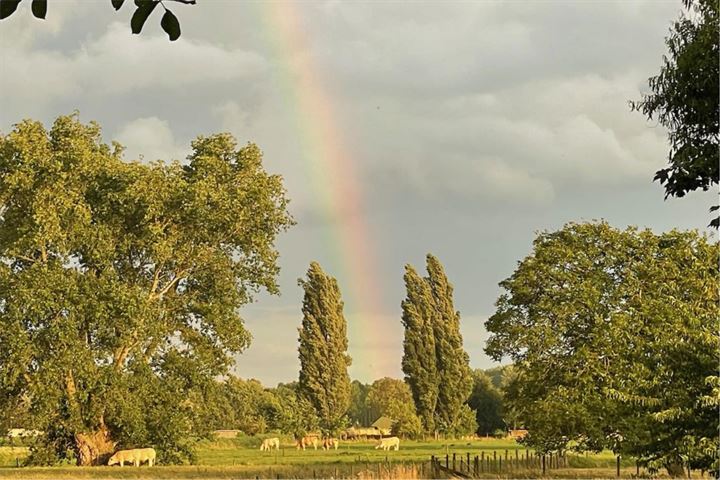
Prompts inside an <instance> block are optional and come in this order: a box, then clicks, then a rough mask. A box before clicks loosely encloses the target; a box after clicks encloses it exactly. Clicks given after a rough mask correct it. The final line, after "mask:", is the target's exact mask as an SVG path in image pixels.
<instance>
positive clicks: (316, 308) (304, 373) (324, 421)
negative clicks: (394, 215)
mask: <svg viewBox="0 0 720 480" xmlns="http://www.w3.org/2000/svg"><path fill="white" fill-rule="evenodd" d="M298 283H299V284H300V286H302V287H303V289H304V290H305V296H304V298H303V306H302V313H303V319H302V326H301V327H300V329H299V333H300V338H299V346H298V354H299V357H300V379H299V382H298V383H299V386H298V388H299V392H300V394H301V395H302V396H304V398H305V399H307V400H308V401H309V402H310V404H311V405H312V406H313V408H314V409H315V412H316V414H317V416H318V419H319V421H320V428H321V429H322V430H323V433H325V434H336V433H337V431H338V430H339V429H340V428H342V427H343V426H344V425H345V423H346V421H347V416H346V414H347V411H348V408H349V407H350V377H349V376H348V371H347V369H348V366H350V356H349V355H348V354H347V348H348V339H347V322H346V321H345V316H344V314H343V305H344V304H343V301H342V297H341V295H340V288H339V287H338V284H337V281H336V280H335V279H334V278H333V277H331V276H330V275H328V274H326V273H325V272H324V271H323V270H322V268H321V267H320V264H318V263H317V262H312V263H311V264H310V268H309V269H308V271H307V279H305V280H302V279H301V280H299V281H298Z"/></svg>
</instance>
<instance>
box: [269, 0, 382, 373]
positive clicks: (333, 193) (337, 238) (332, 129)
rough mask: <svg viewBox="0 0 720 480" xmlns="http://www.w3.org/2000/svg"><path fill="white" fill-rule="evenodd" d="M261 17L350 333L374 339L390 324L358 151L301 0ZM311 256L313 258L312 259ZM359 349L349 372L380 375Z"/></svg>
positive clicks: (352, 339) (352, 337)
mask: <svg viewBox="0 0 720 480" xmlns="http://www.w3.org/2000/svg"><path fill="white" fill-rule="evenodd" d="M256 8H259V9H261V12H260V15H259V17H260V18H261V19H262V21H263V22H264V24H265V25H263V26H264V28H265V31H266V32H268V35H267V39H268V42H269V43H270V46H271V48H273V50H274V51H275V53H276V54H277V55H278V57H279V58H281V59H283V65H280V66H279V67H280V68H279V77H280V78H278V81H279V82H281V88H280V90H281V91H282V92H283V94H284V95H285V96H286V98H285V100H286V102H287V104H288V105H291V106H292V110H293V112H294V118H293V122H294V124H295V129H296V131H297V133H298V137H299V138H300V141H301V145H302V151H301V157H302V162H303V164H304V165H305V169H306V174H307V176H308V178H309V181H310V183H311V185H312V187H313V190H314V191H315V192H317V195H319V196H320V203H321V206H322V208H323V210H324V214H325V216H326V218H327V219H328V220H329V224H330V225H334V227H333V229H332V231H331V233H330V234H329V235H328V238H326V242H327V246H328V249H329V251H331V252H332V257H331V258H332V265H331V266H330V267H331V269H332V270H330V269H329V273H331V274H333V275H335V276H339V277H340V278H343V279H345V284H341V285H340V289H341V292H342V294H343V299H344V300H345V316H346V318H347V319H348V341H349V345H350V352H351V354H352V351H353V344H355V345H368V346H370V345H372V344H374V343H376V341H377V340H379V339H380V338H381V335H382V332H383V331H384V328H383V326H382V325H381V321H380V316H379V314H380V312H382V308H381V307H380V301H379V299H380V296H379V291H378V289H377V286H376V285H377V283H378V278H379V277H378V276H377V275H376V273H375V265H376V258H377V257H376V255H375V250H374V247H373V243H372V239H371V238H370V235H369V234H368V231H369V230H368V227H367V223H366V220H365V217H366V215H365V211H364V205H363V192H362V191H361V189H360V185H359V183H358V176H357V175H356V172H355V161H354V159H353V156H352V153H351V152H350V151H349V150H348V149H347V148H345V146H344V141H343V140H344V139H343V132H342V131H341V129H340V128H339V125H340V123H341V122H340V121H339V120H338V118H337V116H336V115H335V112H334V109H333V102H332V99H331V98H330V97H329V96H328V95H327V93H326V89H325V88H324V85H323V79H322V78H320V77H319V76H318V75H317V69H316V68H315V66H314V65H313V62H312V59H311V58H308V56H307V55H305V52H307V50H308V49H307V45H308V38H307V35H306V33H305V32H304V31H303V30H302V29H301V28H300V25H299V23H298V12H297V8H296V3H295V2H261V4H260V5H258V6H256ZM309 261H310V259H308V263H309ZM338 274H339V275H338ZM362 357H363V355H357V354H356V355H355V356H354V358H353V364H352V366H351V370H350V371H351V376H352V377H353V378H357V379H359V380H361V381H365V382H367V381H372V380H375V379H377V378H380V376H382V372H379V371H378V364H377V363H376V362H373V359H372V358H362Z"/></svg>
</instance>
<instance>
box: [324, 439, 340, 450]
mask: <svg viewBox="0 0 720 480" xmlns="http://www.w3.org/2000/svg"><path fill="white" fill-rule="evenodd" d="M338 445H340V442H339V441H338V439H337V438H330V437H328V438H325V439H323V445H322V448H323V450H330V449H331V448H334V449H335V450H337V449H338Z"/></svg>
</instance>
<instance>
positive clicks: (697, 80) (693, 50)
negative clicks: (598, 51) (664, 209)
mask: <svg viewBox="0 0 720 480" xmlns="http://www.w3.org/2000/svg"><path fill="white" fill-rule="evenodd" d="M683 4H684V5H685V7H686V8H687V9H688V10H689V11H688V12H687V13H683V14H682V15H681V16H680V18H679V19H678V20H677V21H675V23H674V24H673V26H672V28H671V29H670V34H669V36H668V37H666V39H665V43H666V44H667V47H668V55H667V56H665V57H663V65H662V67H661V68H660V73H659V74H658V75H657V76H654V77H652V78H650V80H649V84H650V89H651V91H652V92H651V93H649V94H647V95H645V96H644V97H643V99H642V100H641V101H639V102H632V103H631V106H632V107H633V109H635V110H639V111H641V112H642V113H643V114H645V115H646V116H647V117H648V118H650V119H657V121H658V122H659V123H660V124H661V125H663V126H664V127H666V128H667V129H668V140H669V143H670V153H669V160H670V165H669V166H668V167H666V168H663V169H661V170H658V172H657V173H656V174H655V180H659V181H660V183H661V184H663V185H664V186H665V196H666V197H671V196H672V197H683V196H685V194H686V193H688V192H690V191H693V190H697V189H702V190H708V189H709V188H711V187H712V186H713V185H717V183H718V176H719V175H720V171H719V170H718V129H719V128H720V126H719V124H718V108H719V105H718V98H719V97H720V94H719V93H718V91H720V80H719V79H720V71H719V69H718V65H719V64H720V61H719V58H720V46H719V42H718V31H719V29H720V16H719V14H718V9H719V6H718V5H719V4H718V1H717V0H683ZM716 209H717V207H713V208H712V210H716ZM718 222H720V217H715V218H714V219H713V220H712V222H711V224H712V225H713V226H715V227H718Z"/></svg>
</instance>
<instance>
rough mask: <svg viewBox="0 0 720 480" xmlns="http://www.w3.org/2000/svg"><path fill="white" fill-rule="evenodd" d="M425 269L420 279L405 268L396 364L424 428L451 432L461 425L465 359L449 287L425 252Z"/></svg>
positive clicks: (467, 380) (467, 379)
mask: <svg viewBox="0 0 720 480" xmlns="http://www.w3.org/2000/svg"><path fill="white" fill-rule="evenodd" d="M427 271H428V276H427V277H425V278H421V277H420V276H419V275H418V274H417V272H416V271H415V270H414V269H413V268H412V266H410V265H407V266H406V267H405V277H404V278H405V287H406V290H407V297H406V299H405V300H404V301H403V303H402V308H403V317H402V323H403V326H404V327H405V339H404V342H403V349H404V351H403V360H402V367H403V372H404V373H405V377H406V380H407V382H408V385H409V386H410V389H411V391H412V393H413V399H414V400H415V406H416V408H417V411H418V414H419V416H420V418H421V419H422V423H423V426H424V428H425V429H426V430H440V431H442V432H448V433H451V432H456V431H459V430H464V429H465V424H464V423H463V422H464V421H465V420H467V418H465V417H467V415H466V414H464V413H463V405H464V404H465V401H466V400H467V398H468V396H469V395H470V391H471V389H472V378H471V371H470V365H469V361H470V360H469V357H468V354H467V353H466V352H465V350H464V349H463V343H462V335H461V334H460V313H459V312H457V311H456V310H455V306H454V303H453V287H452V285H450V282H449V281H448V279H447V276H446V275H445V270H444V269H443V266H442V264H441V263H440V261H439V260H438V259H437V258H435V257H434V256H432V255H429V254H428V256H427ZM474 423H475V422H474V419H473V424H474Z"/></svg>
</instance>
